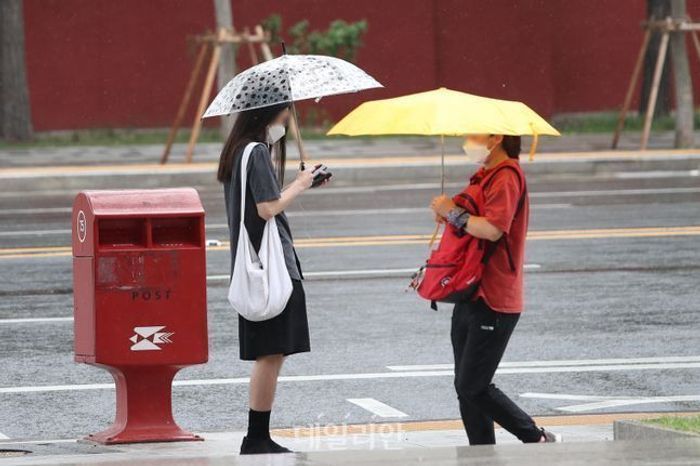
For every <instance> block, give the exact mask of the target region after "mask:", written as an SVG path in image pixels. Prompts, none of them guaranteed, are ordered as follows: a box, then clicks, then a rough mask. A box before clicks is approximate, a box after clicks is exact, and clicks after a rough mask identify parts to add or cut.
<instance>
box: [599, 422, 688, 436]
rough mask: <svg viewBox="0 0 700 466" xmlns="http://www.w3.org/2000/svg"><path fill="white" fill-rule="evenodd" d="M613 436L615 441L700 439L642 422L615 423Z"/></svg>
mask: <svg viewBox="0 0 700 466" xmlns="http://www.w3.org/2000/svg"><path fill="white" fill-rule="evenodd" d="M613 435H614V439H615V440H666V439H681V438H695V439H700V435H699V434H694V433H692V432H682V431H679V430H674V429H669V428H666V427H661V426H655V425H653V424H646V423H643V422H640V421H615V422H614V423H613Z"/></svg>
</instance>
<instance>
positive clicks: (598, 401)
mask: <svg viewBox="0 0 700 466" xmlns="http://www.w3.org/2000/svg"><path fill="white" fill-rule="evenodd" d="M520 397H521V398H533V399H545V400H567V401H593V402H592V403H583V404H576V405H570V406H562V407H559V408H556V409H557V410H559V411H566V412H570V413H581V412H586V411H594V410H597V409H605V408H617V407H621V406H632V405H639V404H655V403H677V402H688V401H691V402H692V401H700V395H671V396H626V397H624V396H596V395H570V394H566V393H523V394H521V395H520Z"/></svg>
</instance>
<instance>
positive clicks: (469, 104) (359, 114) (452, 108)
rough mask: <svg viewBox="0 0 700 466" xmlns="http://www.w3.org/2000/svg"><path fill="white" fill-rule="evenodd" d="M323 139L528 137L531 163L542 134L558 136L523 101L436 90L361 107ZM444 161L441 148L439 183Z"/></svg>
mask: <svg viewBox="0 0 700 466" xmlns="http://www.w3.org/2000/svg"><path fill="white" fill-rule="evenodd" d="M327 134H329V135H332V134H344V135H348V136H360V135H380V134H419V135H426V136H440V141H441V143H442V142H443V140H444V137H445V136H464V135H467V134H507V135H532V136H534V138H533V142H532V147H531V148H530V159H531V160H532V157H533V155H534V152H535V148H536V146H537V137H538V136H539V135H541V134H546V135H551V136H559V131H557V130H556V129H554V127H552V126H551V125H550V124H549V123H547V122H546V121H545V120H544V118H542V117H541V116H539V115H538V114H537V113H535V111H533V110H532V109H531V108H530V107H528V106H527V105H525V104H524V103H522V102H516V101H512V100H500V99H490V98H488V97H480V96H476V95H472V94H467V93H465V92H458V91H453V90H450V89H446V88H444V87H441V88H440V89H436V90H433V91H428V92H420V93H418V94H411V95H406V96H402V97H395V98H393V99H383V100H373V101H370V102H365V103H363V104H362V105H360V106H359V107H357V108H356V109H355V110H353V111H352V112H350V113H349V114H348V115H346V116H345V117H344V118H343V119H342V120H340V121H339V122H338V123H337V124H336V125H335V126H334V127H333V128H331V129H330V131H328V133H327ZM444 158H445V157H444V144H443V148H442V170H443V177H442V178H443V184H444V178H445V176H444V175H445V168H444V165H445V162H444ZM443 191H444V190H443Z"/></svg>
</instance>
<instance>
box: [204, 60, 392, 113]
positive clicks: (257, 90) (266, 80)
mask: <svg viewBox="0 0 700 466" xmlns="http://www.w3.org/2000/svg"><path fill="white" fill-rule="evenodd" d="M376 87H383V86H382V85H381V84H380V83H379V82H377V81H376V80H375V79H374V78H373V77H371V76H370V75H368V74H367V73H365V72H364V71H363V70H361V69H360V68H358V67H357V66H355V65H353V64H352V63H349V62H347V61H345V60H341V59H340V58H335V57H328V56H324V55H282V56H281V57H278V58H275V59H273V60H269V61H266V62H263V63H260V64H259V65H255V66H253V67H251V68H248V69H247V70H245V71H243V72H241V73H239V74H237V75H236V76H235V77H234V78H233V79H232V80H231V81H229V82H228V84H226V86H224V88H223V89H221V91H220V92H219V93H218V94H217V96H216V97H215V98H214V100H213V101H212V103H211V104H210V105H209V107H208V108H207V110H206V111H205V112H204V115H203V116H202V118H208V117H214V116H220V115H229V114H231V113H236V112H242V111H246V110H252V109H255V108H261V107H267V106H270V105H275V104H279V103H284V102H296V101H299V100H305V99H319V98H321V97H326V96H330V95H337V94H347V93H350V92H358V91H362V90H364V89H372V88H376Z"/></svg>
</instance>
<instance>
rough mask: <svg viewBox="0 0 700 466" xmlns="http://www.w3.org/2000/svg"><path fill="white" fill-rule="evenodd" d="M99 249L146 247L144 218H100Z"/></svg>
mask: <svg viewBox="0 0 700 466" xmlns="http://www.w3.org/2000/svg"><path fill="white" fill-rule="evenodd" d="M98 238H99V248H100V249H112V248H124V247H141V248H145V247H146V219H145V218H102V219H99V220H98Z"/></svg>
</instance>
